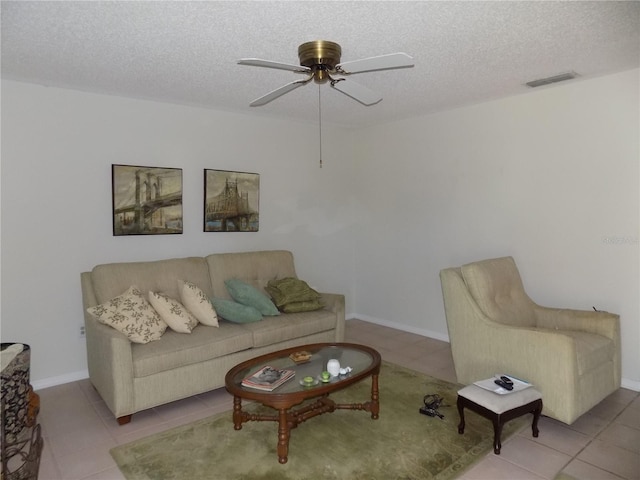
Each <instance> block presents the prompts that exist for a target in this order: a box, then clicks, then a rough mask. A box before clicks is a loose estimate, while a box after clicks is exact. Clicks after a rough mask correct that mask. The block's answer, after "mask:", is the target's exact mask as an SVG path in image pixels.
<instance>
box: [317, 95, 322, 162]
mask: <svg viewBox="0 0 640 480" xmlns="http://www.w3.org/2000/svg"><path fill="white" fill-rule="evenodd" d="M321 92H322V89H321V88H320V84H318V125H319V126H320V168H322V93H321Z"/></svg>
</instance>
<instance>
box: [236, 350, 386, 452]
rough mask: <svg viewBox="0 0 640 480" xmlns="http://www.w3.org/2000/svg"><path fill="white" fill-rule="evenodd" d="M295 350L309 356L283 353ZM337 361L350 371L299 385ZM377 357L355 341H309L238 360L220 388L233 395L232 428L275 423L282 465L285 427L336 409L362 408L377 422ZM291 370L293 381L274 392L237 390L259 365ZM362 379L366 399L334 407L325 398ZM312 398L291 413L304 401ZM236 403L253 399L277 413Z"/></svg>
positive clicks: (286, 448)
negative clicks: (367, 387) (299, 359)
mask: <svg viewBox="0 0 640 480" xmlns="http://www.w3.org/2000/svg"><path fill="white" fill-rule="evenodd" d="M299 351H307V352H310V353H311V358H310V359H309V361H307V362H305V363H299V364H296V363H295V362H294V361H293V360H291V358H289V355H290V354H292V353H295V352H299ZM333 358H335V359H338V360H339V361H340V365H341V367H343V368H344V367H351V368H352V370H351V372H350V373H348V374H347V375H340V376H338V377H333V378H332V379H331V380H330V381H329V382H327V383H323V382H321V381H318V382H317V384H314V385H312V386H306V385H301V384H300V381H301V380H302V379H303V378H304V377H308V376H310V377H313V378H314V379H316V378H318V377H319V376H320V374H321V373H322V372H323V371H324V370H326V369H327V361H328V360H329V359H333ZM380 361H381V358H380V354H379V353H378V352H377V351H376V350H374V349H373V348H370V347H367V346H364V345H357V344H355V343H315V344H311V345H301V346H298V347H293V348H288V349H286V350H280V351H278V352H273V353H268V354H266V355H261V356H259V357H256V358H253V359H251V360H247V361H246V362H242V363H240V364H238V365H236V366H235V367H233V368H232V369H231V370H229V372H228V373H227V375H226V377H225V385H226V388H227V390H228V391H229V393H231V394H232V395H233V427H234V428H235V429H236V430H240V429H241V428H242V424H243V423H244V422H248V421H273V422H278V450H277V451H278V461H279V462H280V463H287V456H288V453H289V437H290V435H291V429H293V428H296V427H297V426H298V425H299V424H301V423H302V422H305V421H307V420H308V419H310V418H313V417H315V416H317V415H321V414H323V413H330V412H333V411H335V410H337V409H347V410H365V411H367V412H371V418H372V419H374V420H375V419H377V418H378V415H379V413H380V399H379V394H378V375H379V374H380ZM267 365H269V366H272V367H274V368H286V369H293V370H295V372H296V374H295V377H293V378H292V379H290V380H288V381H287V382H286V383H284V384H282V385H280V386H279V387H277V388H276V389H275V390H273V391H271V392H269V391H262V390H256V389H253V388H247V387H244V386H242V384H241V382H242V380H243V379H244V378H246V377H248V376H249V375H251V374H252V373H254V372H255V371H257V370H258V369H260V368H261V367H264V366H267ZM367 377H371V400H370V401H365V402H364V403H347V404H342V403H335V402H334V401H333V400H331V399H330V398H329V395H330V394H331V393H333V392H337V391H338V390H342V389H343V388H347V387H349V386H350V385H353V384H354V383H357V382H359V381H361V380H363V379H365V378H367ZM314 398H315V399H317V400H315V401H313V402H309V403H307V404H305V405H303V406H300V407H298V408H297V409H294V408H293V407H295V406H296V405H299V404H301V403H302V402H304V401H305V400H309V399H314ZM242 399H246V400H254V401H257V402H259V403H261V404H262V405H265V406H267V407H271V408H273V409H274V410H277V412H274V414H273V415H262V414H260V415H258V414H252V413H248V412H245V411H243V410H242Z"/></svg>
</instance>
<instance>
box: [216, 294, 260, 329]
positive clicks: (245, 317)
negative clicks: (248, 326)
mask: <svg viewBox="0 0 640 480" xmlns="http://www.w3.org/2000/svg"><path fill="white" fill-rule="evenodd" d="M211 303H212V304H213V308H215V309H216V312H217V313H218V315H219V316H221V317H222V318H224V319H225V320H228V321H230V322H233V323H251V322H257V321H259V320H262V314H261V313H260V312H259V311H258V310H256V309H255V308H253V307H249V306H247V305H242V304H240V303H237V302H234V301H232V300H226V299H224V298H212V299H211Z"/></svg>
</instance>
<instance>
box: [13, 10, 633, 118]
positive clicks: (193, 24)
mask: <svg viewBox="0 0 640 480" xmlns="http://www.w3.org/2000/svg"><path fill="white" fill-rule="evenodd" d="M1 8H2V11H1V14H2V76H3V78H7V79H13V80H20V81H26V82H32V83H38V84H43V85H48V86H58V87H64V88H72V89H78V90H84V91H91V92H97V93H104V94H110V95H119V96H126V97H134V98H143V99H152V100H159V101H165V102H171V103H179V104H187V105H195V106H201V107H205V108H214V109H220V110H229V111H237V112H246V113H252V114H258V115H267V116H276V117H286V118H289V119H294V120H298V121H310V122H316V121H317V118H318V86H317V85H316V84H314V83H311V84H309V85H307V86H305V87H302V88H299V89H297V90H295V91H293V92H291V93H289V94H287V95H285V96H283V97H281V98H279V99H277V100H275V101H273V102H271V103H270V104H268V105H266V106H263V107H249V102H250V101H252V100H254V99H255V98H257V97H259V96H261V95H263V94H265V93H267V92H269V91H271V90H274V89H275V88H277V87H280V86H281V85H284V84H285V83H288V82H291V81H293V80H297V79H300V78H301V77H300V76H299V75H297V74H295V73H292V72H287V71H282V70H273V69H264V68H256V67H248V66H241V65H237V64H236V62H237V60H238V59H239V58H243V57H258V58H263V59H269V60H275V61H280V62H284V63H293V64H297V63H298V58H297V47H298V45H299V44H301V43H303V42H306V41H310V40H319V39H322V40H331V41H334V42H337V43H339V44H340V45H341V46H342V61H349V60H356V59H359V58H363V57H369V56H374V55H382V54H387V53H393V52H405V53H408V54H409V55H411V56H413V57H414V59H415V67H414V68H408V69H401V70H388V71H381V72H370V73H362V74H359V75H357V76H355V75H354V76H353V77H351V78H352V79H353V80H355V81H357V82H358V83H361V84H362V85H364V86H366V87H368V88H370V89H372V90H374V91H376V92H378V93H379V94H381V95H382V97H383V100H382V102H380V103H379V104H377V105H374V106H370V107H365V106H362V105H361V104H359V103H357V102H355V101H354V100H352V99H350V98H349V97H346V96H344V95H343V94H341V93H340V92H337V91H335V90H333V89H331V88H330V87H329V86H328V85H323V86H321V87H320V88H321V93H322V114H323V121H326V122H334V123H339V124H344V125H352V126H367V125H373V124H381V123H385V122H389V121H393V120H397V119H401V118H409V117H414V116H418V115H423V114H427V113H432V112H436V111H442V110H445V109H450V108H455V107H458V106H463V105H469V104H473V103H478V102H481V101H485V100H489V99H494V98H499V97H504V96H508V95H514V94H519V93H524V92H527V91H528V90H529V89H528V87H526V86H523V84H524V83H525V82H527V81H529V80H533V79H537V78H541V77H548V76H551V75H555V74H558V73H562V72H566V71H570V70H573V71H575V72H577V73H579V74H580V75H581V77H580V78H581V79H584V78H590V77H595V76H599V75H604V74H608V73H613V72H617V71H622V70H627V69H631V68H635V67H638V66H639V65H640V2H635V1H633V2H611V1H597V2H582V1H567V2H560V1H557V2H541V1H523V2H502V1H500V2H484V1H472V2H457V1H444V2H435V1H422V2H400V1H388V2H372V1H353V2H343V1H329V2H324V1H304V2H297V1H279V2H271V1H251V2H239V1H219V2H218V1H205V2H183V1H154V2H151V1H143V2H129V1H125V2H100V1H90V2H80V1H71V2H68V1H53V2H30V1H11V2H7V1H3V2H2V6H1ZM580 78H579V79H577V80H572V81H580ZM542 88H553V87H542Z"/></svg>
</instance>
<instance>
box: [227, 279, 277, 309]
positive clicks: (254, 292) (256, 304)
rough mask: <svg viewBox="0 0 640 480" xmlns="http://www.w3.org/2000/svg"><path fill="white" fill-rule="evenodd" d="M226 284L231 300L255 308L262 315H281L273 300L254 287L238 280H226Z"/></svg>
mask: <svg viewBox="0 0 640 480" xmlns="http://www.w3.org/2000/svg"><path fill="white" fill-rule="evenodd" d="M224 284H225V285H226V286H227V290H228V291H229V295H231V298H233V299H234V300H235V301H236V302H238V303H241V304H242V305H247V306H249V307H253V308H255V309H256V310H258V311H259V312H260V313H261V314H262V315H266V316H273V315H280V311H279V310H278V309H277V308H276V306H275V305H274V304H273V302H272V301H271V299H270V298H269V297H268V296H267V295H266V294H264V293H262V292H261V291H260V290H258V289H257V288H255V287H254V286H252V285H249V284H248V283H245V282H243V281H242V280H238V279H237V278H232V279H230V280H225V282H224ZM214 306H215V305H214Z"/></svg>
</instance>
